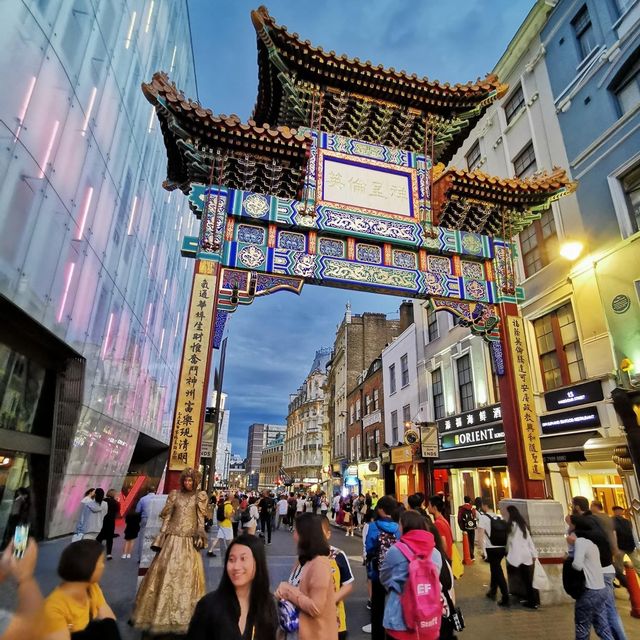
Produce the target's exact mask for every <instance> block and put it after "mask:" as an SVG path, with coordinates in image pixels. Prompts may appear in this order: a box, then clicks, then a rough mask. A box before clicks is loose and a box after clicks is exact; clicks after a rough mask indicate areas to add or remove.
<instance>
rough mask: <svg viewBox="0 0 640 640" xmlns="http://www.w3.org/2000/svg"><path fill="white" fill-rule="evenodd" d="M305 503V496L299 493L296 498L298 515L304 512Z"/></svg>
mask: <svg viewBox="0 0 640 640" xmlns="http://www.w3.org/2000/svg"><path fill="white" fill-rule="evenodd" d="M305 503H306V500H305V497H304V496H303V495H301V494H300V493H299V494H298V499H297V500H296V515H297V514H300V513H303V512H304V507H305Z"/></svg>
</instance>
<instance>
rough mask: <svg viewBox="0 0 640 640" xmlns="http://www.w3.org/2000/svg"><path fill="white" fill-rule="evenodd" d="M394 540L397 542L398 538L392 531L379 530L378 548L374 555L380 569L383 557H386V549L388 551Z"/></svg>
mask: <svg viewBox="0 0 640 640" xmlns="http://www.w3.org/2000/svg"><path fill="white" fill-rule="evenodd" d="M396 542H398V539H397V538H396V537H395V535H394V534H393V533H389V532H388V531H382V530H380V533H379V535H378V550H377V551H376V556H375V560H376V568H377V569H380V567H381V566H382V563H383V562H384V559H385V558H386V557H387V551H389V549H391V547H393V545H394V544H395V543H396Z"/></svg>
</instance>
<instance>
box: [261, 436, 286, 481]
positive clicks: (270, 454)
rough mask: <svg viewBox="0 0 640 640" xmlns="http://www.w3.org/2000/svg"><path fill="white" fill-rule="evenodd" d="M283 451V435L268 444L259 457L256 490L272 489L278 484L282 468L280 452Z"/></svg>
mask: <svg viewBox="0 0 640 640" xmlns="http://www.w3.org/2000/svg"><path fill="white" fill-rule="evenodd" d="M283 450H284V435H283V434H280V435H278V436H277V437H276V439H275V440H274V441H273V442H272V443H271V444H268V445H267V446H266V447H265V448H264V449H263V450H262V455H261V456H260V473H259V476H258V489H260V490H262V489H273V488H274V487H275V486H276V485H278V484H280V482H279V479H280V468H281V467H282V452H283Z"/></svg>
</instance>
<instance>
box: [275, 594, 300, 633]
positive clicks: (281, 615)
mask: <svg viewBox="0 0 640 640" xmlns="http://www.w3.org/2000/svg"><path fill="white" fill-rule="evenodd" d="M278 622H279V623H280V628H281V629H283V630H284V631H286V632H287V633H292V632H294V631H298V629H300V612H299V611H298V609H297V608H296V607H295V606H294V605H293V604H291V602H289V601H288V600H278Z"/></svg>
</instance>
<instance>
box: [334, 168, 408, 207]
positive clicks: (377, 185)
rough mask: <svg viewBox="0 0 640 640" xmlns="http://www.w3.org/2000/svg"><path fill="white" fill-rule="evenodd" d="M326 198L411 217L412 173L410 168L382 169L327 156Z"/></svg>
mask: <svg viewBox="0 0 640 640" xmlns="http://www.w3.org/2000/svg"><path fill="white" fill-rule="evenodd" d="M322 200H323V201H325V202H335V203H337V204H344V205H348V206H352V207H358V208H365V209H371V210H373V211H383V212H386V213H395V214H397V215H402V216H411V215H412V210H413V180H412V174H411V172H410V170H404V171H400V170H397V169H396V168H393V169H385V168H384V167H380V168H378V167H377V166H367V165H365V164H359V163H355V162H353V161H350V162H344V161H341V160H339V159H337V158H331V157H327V156H324V158H323V179H322Z"/></svg>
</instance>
